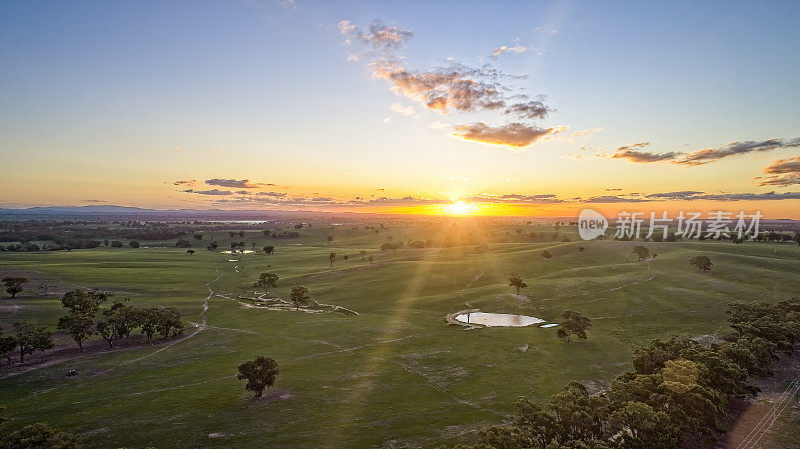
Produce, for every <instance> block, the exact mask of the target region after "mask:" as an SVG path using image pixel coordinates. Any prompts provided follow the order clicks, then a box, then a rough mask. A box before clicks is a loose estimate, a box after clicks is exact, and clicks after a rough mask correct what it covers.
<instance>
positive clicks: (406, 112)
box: [390, 103, 417, 117]
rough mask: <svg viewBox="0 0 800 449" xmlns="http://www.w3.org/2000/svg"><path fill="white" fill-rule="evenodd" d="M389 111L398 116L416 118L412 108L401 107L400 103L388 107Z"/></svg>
mask: <svg viewBox="0 0 800 449" xmlns="http://www.w3.org/2000/svg"><path fill="white" fill-rule="evenodd" d="M390 109H391V110H392V111H394V112H396V113H398V114H400V115H405V116H407V117H416V116H417V112H416V111H415V110H414V107H413V106H403V105H402V104H400V103H393V104H392V106H390Z"/></svg>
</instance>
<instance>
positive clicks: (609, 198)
mask: <svg viewBox="0 0 800 449" xmlns="http://www.w3.org/2000/svg"><path fill="white" fill-rule="evenodd" d="M645 201H647V200H645V199H642V198H633V197H623V196H616V195H603V196H594V197H591V198H586V199H581V200H579V201H577V202H579V203H642V202H645Z"/></svg>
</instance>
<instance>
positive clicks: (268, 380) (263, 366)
mask: <svg viewBox="0 0 800 449" xmlns="http://www.w3.org/2000/svg"><path fill="white" fill-rule="evenodd" d="M278 372H279V371H278V362H276V361H275V359H273V358H272V357H267V356H263V355H260V356H258V357H256V358H255V359H254V360H252V361H249V362H244V363H242V364H241V365H239V374H238V375H237V376H236V377H237V378H238V379H239V380H241V379H247V385H245V386H244V388H245V389H247V390H250V391H254V392H255V393H256V397H257V398H260V397H261V395H263V394H264V390H265V389H266V388H268V387H271V386H273V385H274V384H275V378H276V377H277V376H278Z"/></svg>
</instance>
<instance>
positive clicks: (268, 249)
mask: <svg viewBox="0 0 800 449" xmlns="http://www.w3.org/2000/svg"><path fill="white" fill-rule="evenodd" d="M264 252H265V253H267V255H268V256H271V255H272V253H274V252H275V247H274V246H272V245H267V246H265V247H264Z"/></svg>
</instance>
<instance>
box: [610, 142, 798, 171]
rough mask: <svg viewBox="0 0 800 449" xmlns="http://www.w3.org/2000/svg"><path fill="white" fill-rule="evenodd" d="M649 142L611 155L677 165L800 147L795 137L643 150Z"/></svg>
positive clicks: (631, 146)
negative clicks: (688, 150)
mask: <svg viewBox="0 0 800 449" xmlns="http://www.w3.org/2000/svg"><path fill="white" fill-rule="evenodd" d="M647 145H648V143H647V142H642V143H637V144H633V145H627V146H623V147H619V148H618V149H617V152H616V153H614V154H613V155H611V158H613V159H628V160H630V161H632V162H638V163H650V162H664V161H667V162H670V163H673V164H677V165H684V166H695V165H704V164H709V163H712V162H716V161H718V160H720V159H723V158H726V157H729V156H736V155H740V154H747V153H760V152H765V151H772V150H777V149H783V148H797V147H800V137H798V138H794V139H777V138H774V139H767V140H759V141H754V140H748V141H745V142H732V143H729V144H727V145H724V146H721V147H715V148H705V149H702V150H697V151H693V152H691V153H682V152H676V151H672V152H668V153H649V152H646V151H641V148H643V147H644V146H647Z"/></svg>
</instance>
